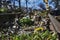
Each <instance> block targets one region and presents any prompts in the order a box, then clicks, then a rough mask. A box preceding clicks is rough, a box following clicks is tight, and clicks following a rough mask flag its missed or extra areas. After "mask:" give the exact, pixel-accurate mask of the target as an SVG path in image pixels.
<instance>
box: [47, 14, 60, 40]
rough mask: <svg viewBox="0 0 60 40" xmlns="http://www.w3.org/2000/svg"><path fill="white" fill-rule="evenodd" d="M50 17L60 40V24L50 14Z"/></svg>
mask: <svg viewBox="0 0 60 40" xmlns="http://www.w3.org/2000/svg"><path fill="white" fill-rule="evenodd" d="M48 16H49V18H50V20H51V22H52V24H53V27H54V31H56V32H57V34H58V39H59V40H60V23H59V22H58V21H57V20H56V19H55V18H54V17H53V16H52V15H50V14H48Z"/></svg>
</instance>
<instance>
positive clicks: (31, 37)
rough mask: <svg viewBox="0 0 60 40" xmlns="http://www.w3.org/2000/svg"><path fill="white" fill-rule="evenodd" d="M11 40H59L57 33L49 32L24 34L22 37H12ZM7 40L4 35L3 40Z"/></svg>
mask: <svg viewBox="0 0 60 40" xmlns="http://www.w3.org/2000/svg"><path fill="white" fill-rule="evenodd" d="M10 38H11V39H13V40H57V34H56V32H53V33H51V32H49V31H48V30H46V31H43V32H36V33H29V34H26V33H23V34H21V35H10ZM4 39H5V36H4V35H3V34H2V40H4Z"/></svg>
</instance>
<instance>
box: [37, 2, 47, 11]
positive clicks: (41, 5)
mask: <svg viewBox="0 0 60 40" xmlns="http://www.w3.org/2000/svg"><path fill="white" fill-rule="evenodd" d="M38 6H39V7H40V8H42V9H43V10H46V8H45V5H44V4H43V3H40V4H38Z"/></svg>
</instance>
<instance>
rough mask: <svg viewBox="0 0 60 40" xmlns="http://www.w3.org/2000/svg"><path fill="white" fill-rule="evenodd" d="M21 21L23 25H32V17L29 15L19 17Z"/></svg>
mask: <svg viewBox="0 0 60 40" xmlns="http://www.w3.org/2000/svg"><path fill="white" fill-rule="evenodd" d="M19 23H20V24H21V25H32V21H31V19H30V18H27V17H23V18H22V19H19Z"/></svg>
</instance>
